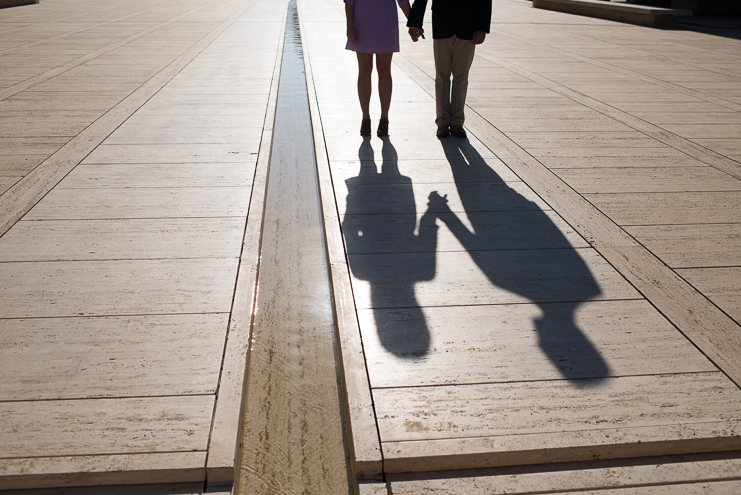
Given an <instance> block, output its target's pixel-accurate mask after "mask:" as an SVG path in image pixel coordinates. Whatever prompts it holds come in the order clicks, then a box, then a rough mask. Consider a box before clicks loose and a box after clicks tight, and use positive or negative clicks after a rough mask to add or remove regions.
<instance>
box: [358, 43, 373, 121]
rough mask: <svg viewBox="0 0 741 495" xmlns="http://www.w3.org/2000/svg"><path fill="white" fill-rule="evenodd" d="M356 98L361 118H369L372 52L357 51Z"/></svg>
mask: <svg viewBox="0 0 741 495" xmlns="http://www.w3.org/2000/svg"><path fill="white" fill-rule="evenodd" d="M357 55H358V99H359V100H360V109H361V110H362V111H363V118H364V119H369V118H370V99H371V91H372V90H371V74H372V73H373V54H370V53H358V54H357Z"/></svg>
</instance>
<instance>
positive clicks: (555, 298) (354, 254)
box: [342, 138, 609, 383]
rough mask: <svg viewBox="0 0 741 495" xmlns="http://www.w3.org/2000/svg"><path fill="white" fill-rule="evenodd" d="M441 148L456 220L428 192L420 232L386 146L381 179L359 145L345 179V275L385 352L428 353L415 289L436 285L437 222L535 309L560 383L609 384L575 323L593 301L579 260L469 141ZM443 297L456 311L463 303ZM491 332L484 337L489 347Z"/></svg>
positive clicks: (404, 181) (406, 182) (593, 286)
mask: <svg viewBox="0 0 741 495" xmlns="http://www.w3.org/2000/svg"><path fill="white" fill-rule="evenodd" d="M441 144H442V147H443V150H444V152H445V156H446V158H447V160H448V162H449V165H450V167H451V170H452V173H453V177H454V180H455V186H456V191H457V193H458V197H459V198H460V202H461V205H462V207H463V212H453V211H451V208H450V207H449V204H448V199H447V198H446V197H443V196H440V195H439V194H438V193H437V192H433V193H431V194H430V195H429V198H428V203H427V208H426V211H425V213H424V214H423V215H422V217H421V219H420V221H419V224H418V223H417V208H416V202H415V199H414V190H413V185H412V180H411V179H410V178H409V177H406V176H404V175H402V174H401V172H400V171H399V165H398V156H397V153H396V150H395V149H394V147H393V145H392V144H391V141H390V140H389V139H388V138H385V139H384V140H383V148H382V157H383V163H382V165H381V171H380V173H379V171H378V167H377V164H376V162H375V157H374V152H373V149H372V145H371V140H370V139H369V138H366V139H365V140H364V141H363V143H362V145H361V146H360V149H359V152H358V157H359V159H360V172H359V174H358V175H357V176H356V177H353V178H350V179H348V180H347V181H346V183H347V188H348V196H347V207H346V211H345V216H344V220H343V223H342V228H343V234H344V236H345V242H346V246H347V251H348V255H349V260H350V267H351V270H352V272H353V275H354V276H355V277H356V278H358V279H361V280H365V281H366V282H368V283H369V285H370V306H371V307H372V308H373V311H374V316H375V323H376V328H377V332H378V337H379V340H380V342H381V344H382V345H383V347H384V348H385V349H386V350H387V351H389V352H390V353H392V354H394V355H395V356H397V357H399V358H402V359H419V358H421V357H424V356H425V355H427V353H428V352H429V348H430V331H429V329H428V327H427V323H426V321H425V318H424V314H423V310H422V308H421V307H420V306H419V303H418V302H417V300H416V296H415V292H414V289H415V285H416V284H417V283H419V282H424V281H430V280H432V279H434V278H435V272H436V263H437V242H438V225H437V224H436V220H440V223H441V224H443V225H444V226H445V228H447V229H449V230H450V232H451V233H452V234H453V235H454V236H455V238H456V239H457V240H458V242H460V244H461V245H462V246H463V247H464V248H465V250H466V251H467V252H468V254H469V255H470V257H471V259H472V260H473V261H474V262H475V264H476V265H477V267H478V268H479V269H480V270H481V271H482V272H483V273H484V274H485V275H486V276H487V277H488V279H489V280H490V282H491V283H492V284H493V285H495V286H497V287H499V288H501V289H505V290H507V291H510V292H512V293H515V294H517V295H519V296H522V297H524V298H526V299H528V300H529V301H532V302H533V303H535V304H536V305H538V307H539V309H540V311H541V313H542V316H541V317H540V318H538V319H537V320H536V321H535V328H536V331H537V335H538V343H539V346H540V348H541V350H542V351H543V353H544V354H545V355H546V356H547V357H548V359H549V360H550V361H551V362H552V363H553V365H554V366H555V367H556V368H557V369H558V370H559V372H560V373H561V375H562V376H563V377H564V378H567V379H570V380H580V379H583V378H593V379H597V380H599V379H600V378H604V377H607V376H608V374H609V369H608V366H607V363H606V362H605V360H604V359H603V358H602V356H601V355H600V353H599V352H598V351H597V349H596V348H595V347H594V346H593V345H592V343H591V342H590V341H589V340H588V339H587V338H586V336H585V335H584V334H583V333H582V331H581V330H580V329H579V328H578V326H577V324H576V321H575V312H576V310H577V308H578V306H579V305H580V304H581V303H583V302H585V301H587V300H589V299H591V298H594V297H596V296H598V295H599V294H600V289H599V286H598V284H597V282H596V281H595V280H594V278H593V277H592V274H591V272H590V270H589V268H588V267H587V265H586V264H585V263H584V260H583V259H582V258H581V256H580V255H579V254H578V252H577V251H576V250H575V249H574V248H573V247H572V246H571V244H570V243H569V242H568V240H567V239H566V237H565V236H564V235H563V233H562V232H561V231H560V230H559V228H558V227H557V226H556V225H555V223H554V222H553V220H552V219H551V217H549V216H548V215H547V214H546V213H545V212H544V211H543V210H542V209H541V208H540V207H539V206H538V205H537V204H535V203H533V202H532V201H530V200H528V199H527V198H525V197H524V196H523V195H522V194H520V193H518V192H517V191H515V190H514V189H513V188H512V187H510V186H509V185H508V184H507V183H505V182H504V181H503V180H502V178H501V177H500V176H499V175H498V174H497V173H496V172H495V171H494V170H493V169H492V168H491V167H490V166H489V165H488V164H487V163H486V161H485V160H484V159H483V158H482V157H481V155H480V154H479V153H478V152H477V151H476V149H475V148H474V147H473V146H471V144H470V143H469V142H468V140H466V139H455V138H450V139H444V140H441ZM459 215H465V216H466V218H467V220H468V223H469V224H470V225H471V226H472V227H473V230H471V229H469V228H468V227H467V226H466V224H465V223H464V222H463V221H462V220H461V218H460V217H459ZM450 296H451V302H452V303H453V304H455V305H462V306H465V305H467V304H469V303H470V301H467V300H460V302H458V301H457V297H456V294H451V295H450ZM391 308H404V309H403V313H404V316H403V318H401V319H400V318H388V317H387V314H388V312H389V311H393V309H391ZM472 311H475V309H472ZM492 325H493V326H492V328H491V333H490V337H491V338H492V339H497V338H498V335H497V328H496V326H495V323H493V324H492ZM451 333H452V332H451ZM580 383H581V382H580ZM591 383H595V381H594V380H592V381H591Z"/></svg>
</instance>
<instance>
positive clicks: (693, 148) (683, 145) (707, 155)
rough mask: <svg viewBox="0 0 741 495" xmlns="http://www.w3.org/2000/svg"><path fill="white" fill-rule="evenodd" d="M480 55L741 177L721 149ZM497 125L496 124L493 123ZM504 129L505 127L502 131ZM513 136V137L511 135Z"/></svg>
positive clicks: (737, 165) (740, 166)
mask: <svg viewBox="0 0 741 495" xmlns="http://www.w3.org/2000/svg"><path fill="white" fill-rule="evenodd" d="M477 56H479V57H481V58H483V59H484V60H487V61H489V62H491V63H493V64H496V65H498V66H500V67H502V68H503V69H507V70H509V71H511V72H514V73H515V74H517V75H520V76H522V77H525V78H527V79H530V80H531V81H533V82H535V83H536V84H539V85H541V86H543V87H545V88H547V89H549V90H551V91H553V92H555V93H558V94H560V95H562V96H565V97H566V98H569V99H571V100H573V101H575V102H576V103H579V104H581V105H584V106H585V107H587V108H591V109H592V110H594V111H596V112H598V113H601V114H603V115H605V116H606V117H609V118H611V119H613V120H615V121H617V122H620V123H622V124H625V125H627V126H628V127H631V128H633V129H634V130H636V131H638V132H640V133H642V134H645V135H646V136H648V137H650V138H653V139H655V140H656V141H658V142H660V143H663V144H665V145H667V146H669V147H671V148H674V149H675V150H677V151H681V152H682V153H684V154H686V155H689V156H691V157H693V158H695V159H697V160H699V161H701V162H703V163H706V164H707V165H710V166H711V167H713V168H715V169H717V170H719V171H721V172H724V173H726V174H728V175H730V176H731V177H734V178H736V179H739V180H741V163H739V162H737V161H735V160H732V159H730V158H728V157H726V156H724V155H721V154H720V153H717V152H715V151H713V150H711V149H708V148H706V147H704V146H701V145H699V144H697V143H695V142H693V141H690V140H689V139H686V138H683V137H681V136H679V135H677V134H675V133H673V132H669V131H667V130H666V129H664V128H662V127H659V126H656V125H654V124H651V123H650V122H647V121H645V120H643V119H640V118H638V117H635V116H634V115H631V114H629V113H628V112H625V111H623V110H620V109H618V108H615V107H613V106H611V105H608V104H607V103H603V102H601V101H599V100H597V99H596V98H592V97H591V96H587V95H585V94H583V93H580V92H578V91H576V90H574V89H571V88H569V87H568V86H565V85H563V84H560V83H557V82H555V81H552V80H550V79H548V78H547V77H545V76H540V75H538V74H535V73H534V72H531V71H529V70H527V69H523V68H522V67H518V66H517V65H516V64H514V63H512V62H508V61H505V60H503V59H501V58H500V57H497V56H494V55H491V54H488V53H486V54H481V53H478V54H477ZM492 125H493V124H492ZM500 132H501V131H500ZM508 139H509V138H508Z"/></svg>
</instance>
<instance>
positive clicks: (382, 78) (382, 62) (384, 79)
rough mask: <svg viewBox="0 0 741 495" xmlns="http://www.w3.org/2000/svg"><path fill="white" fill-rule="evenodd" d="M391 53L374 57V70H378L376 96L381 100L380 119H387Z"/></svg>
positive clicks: (389, 102)
mask: <svg viewBox="0 0 741 495" xmlns="http://www.w3.org/2000/svg"><path fill="white" fill-rule="evenodd" d="M392 56H393V53H381V54H378V55H376V69H377V70H378V96H379V97H380V98H381V118H382V119H388V118H389V107H390V106H391V90H392V86H393V84H392V81H391V57H392Z"/></svg>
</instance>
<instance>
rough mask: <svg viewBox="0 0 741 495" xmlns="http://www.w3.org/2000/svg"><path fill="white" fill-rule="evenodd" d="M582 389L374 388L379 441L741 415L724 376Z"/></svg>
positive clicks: (540, 385)
mask: <svg viewBox="0 0 741 495" xmlns="http://www.w3.org/2000/svg"><path fill="white" fill-rule="evenodd" d="M581 385H582V386H577V385H576V384H572V383H569V382H566V381H546V382H523V383H512V384H477V385H468V386H458V387H455V386H438V387H413V388H393V389H376V390H374V398H375V404H376V411H377V415H378V422H379V428H380V431H381V440H382V441H383V442H391V441H411V440H427V439H444V438H461V437H484V436H497V435H511V434H515V433H517V434H526V433H527V434H533V433H548V432H568V431H572V432H577V431H588V430H600V429H606V428H614V427H616V426H619V427H621V428H635V427H647V426H651V427H657V426H664V425H676V424H680V423H686V424H691V423H712V422H717V423H720V422H724V421H728V420H732V419H734V418H735V417H736V416H737V415H738V413H739V411H740V410H741V392H739V390H738V388H737V387H736V386H735V385H734V384H733V383H732V382H730V381H729V380H728V379H727V378H726V377H725V375H723V374H722V373H690V374H671V375H650V376H636V377H620V378H611V379H608V380H606V381H604V382H600V384H599V385H596V386H593V387H589V381H585V382H584V383H582V384H581ZM544 398H545V399H544ZM637 411H640V412H639V413H638V414H636V412H637Z"/></svg>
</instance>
